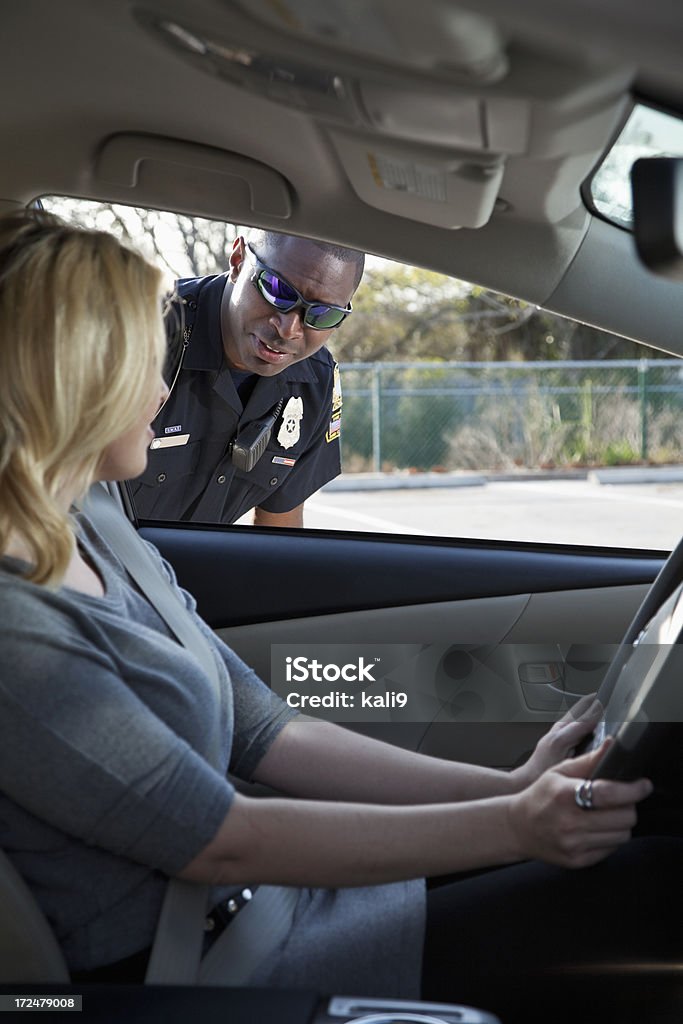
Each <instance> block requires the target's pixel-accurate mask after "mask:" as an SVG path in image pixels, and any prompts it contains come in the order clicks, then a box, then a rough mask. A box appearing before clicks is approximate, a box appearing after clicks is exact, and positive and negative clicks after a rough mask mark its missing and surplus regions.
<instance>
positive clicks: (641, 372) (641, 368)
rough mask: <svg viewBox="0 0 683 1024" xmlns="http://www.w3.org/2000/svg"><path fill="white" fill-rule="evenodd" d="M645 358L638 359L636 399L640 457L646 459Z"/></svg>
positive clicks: (646, 369)
mask: <svg viewBox="0 0 683 1024" xmlns="http://www.w3.org/2000/svg"><path fill="white" fill-rule="evenodd" d="M647 371H648V361H647V359H640V360H639V361H638V401H639V405H640V457H641V459H642V460H643V461H645V460H646V459H647V441H648V438H647Z"/></svg>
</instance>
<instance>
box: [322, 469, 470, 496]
mask: <svg viewBox="0 0 683 1024" xmlns="http://www.w3.org/2000/svg"><path fill="white" fill-rule="evenodd" d="M486 483H487V478H486V477H485V476H482V475H481V474H478V473H346V474H342V476H338V477H337V478H336V480H330V482H329V484H325V486H324V487H322V488H321V490H322V491H325V492H327V491H402V490H422V489H423V488H426V487H483V486H484V485H485V484H486Z"/></svg>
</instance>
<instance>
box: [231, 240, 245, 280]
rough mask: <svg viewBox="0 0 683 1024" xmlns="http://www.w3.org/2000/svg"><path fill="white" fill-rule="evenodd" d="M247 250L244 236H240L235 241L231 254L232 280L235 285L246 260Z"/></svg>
mask: <svg viewBox="0 0 683 1024" xmlns="http://www.w3.org/2000/svg"><path fill="white" fill-rule="evenodd" d="M246 248H247V243H246V242H245V241H244V238H243V236H242V235H238V236H237V238H236V239H235V241H234V242H233V243H232V250H231V252H230V259H229V264H230V280H231V281H232V283H233V284H234V283H235V281H236V280H237V277H238V275H239V272H240V270H241V269H242V264H243V263H244V261H245V259H246Z"/></svg>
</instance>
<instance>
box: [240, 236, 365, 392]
mask: <svg viewBox="0 0 683 1024" xmlns="http://www.w3.org/2000/svg"><path fill="white" fill-rule="evenodd" d="M259 256H260V258H261V259H262V260H263V261H264V262H265V263H267V264H268V266H269V267H271V268H272V269H273V270H274V271H278V272H279V273H280V274H282V277H283V278H285V279H286V280H287V281H288V282H289V283H290V284H292V285H294V287H295V288H296V289H297V290H298V291H299V292H300V293H301V295H302V296H303V297H304V299H308V300H309V301H314V300H315V301H318V302H324V303H329V304H330V305H334V306H347V305H348V303H349V302H350V301H351V297H352V295H353V292H354V290H355V283H356V267H355V265H354V264H353V263H351V262H348V263H347V262H343V261H342V260H338V259H335V258H334V257H333V256H331V255H329V254H327V253H324V252H322V251H321V250H320V249H318V248H317V247H316V246H315V245H312V244H311V243H310V242H307V241H306V240H305V239H303V238H289V237H286V238H283V239H282V240H281V241H280V242H279V243H278V244H277V246H275V247H273V248H270V249H268V250H266V251H263V252H261V251H259ZM230 266H231V277H230V280H231V281H232V282H233V287H232V289H229V288H226V290H225V294H224V301H223V308H222V310H221V326H222V330H223V347H224V349H225V354H226V358H227V360H228V364H229V365H230V366H231V367H232V368H233V369H235V370H241V371H243V372H248V373H257V374H259V375H260V376H261V377H274V376H275V375H276V374H278V373H281V372H282V370H284V369H286V368H287V367H288V366H291V365H292V364H293V363H298V362H299V361H300V360H302V359H307V358H308V357H309V356H312V355H313V354H314V353H315V352H317V351H318V349H319V348H322V346H323V345H324V344H325V342H326V341H327V340H328V338H329V336H330V334H332V331H331V330H330V331H316V330H314V329H313V328H312V327H307V326H305V325H304V323H303V319H302V315H303V310H302V309H293V310H292V311H291V312H289V313H282V312H280V311H279V310H277V309H275V308H274V307H273V306H271V305H270V304H269V303H268V302H266V300H265V299H264V298H263V297H262V296H261V295H260V293H259V292H258V290H257V289H256V288H255V287H254V285H253V283H252V281H251V280H250V276H251V274H252V272H253V270H254V263H253V261H252V260H251V259H250V258H249V254H248V253H247V251H246V243H245V242H244V240H243V239H241V238H238V239H237V241H236V242H235V244H234V246H233V251H232V255H231V258H230Z"/></svg>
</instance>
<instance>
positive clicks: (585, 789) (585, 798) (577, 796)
mask: <svg viewBox="0 0 683 1024" xmlns="http://www.w3.org/2000/svg"><path fill="white" fill-rule="evenodd" d="M574 803H575V804H576V806H577V807H580V808H581V810H582V811H592V810H593V808H594V804H593V781H592V779H584V780H583V782H577V783H576V785H575V786H574Z"/></svg>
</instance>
